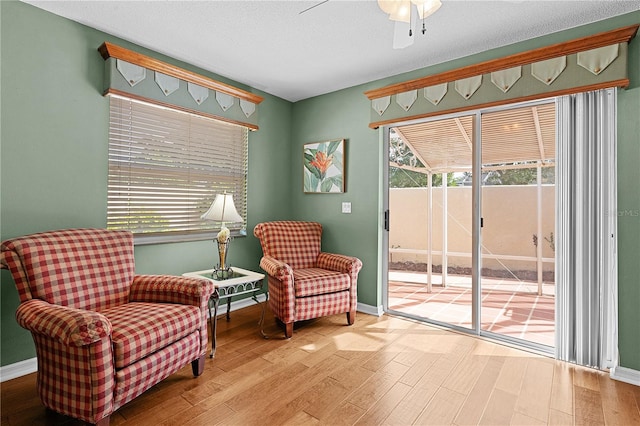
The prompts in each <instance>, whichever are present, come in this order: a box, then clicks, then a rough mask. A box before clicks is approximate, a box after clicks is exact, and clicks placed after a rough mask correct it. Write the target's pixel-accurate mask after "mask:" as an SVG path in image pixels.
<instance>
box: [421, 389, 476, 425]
mask: <svg viewBox="0 0 640 426" xmlns="http://www.w3.org/2000/svg"><path fill="white" fill-rule="evenodd" d="M464 400H465V396H464V395H463V394H461V393H458V392H455V391H452V390H450V389H447V388H444V387H443V388H440V389H438V392H436V394H435V395H434V396H433V398H432V399H431V401H430V402H429V404H428V405H427V406H426V407H425V409H424V411H423V412H422V413H421V414H420V416H418V418H417V419H416V421H415V423H416V424H420V425H445V424H446V425H448V424H451V423H453V419H454V418H455V416H456V414H458V411H459V410H460V407H462V404H463V403H464Z"/></svg>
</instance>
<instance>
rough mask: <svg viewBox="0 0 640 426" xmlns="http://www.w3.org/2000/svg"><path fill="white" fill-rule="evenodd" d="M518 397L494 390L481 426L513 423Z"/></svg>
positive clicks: (483, 414)
mask: <svg viewBox="0 0 640 426" xmlns="http://www.w3.org/2000/svg"><path fill="white" fill-rule="evenodd" d="M517 399H518V397H517V396H516V395H514V394H512V393H509V392H506V391H504V390H501V389H494V390H493V392H492V393H491V396H490V397H489V400H488V401H487V405H486V408H485V410H484V413H482V417H481V418H480V422H479V424H481V425H506V424H509V423H510V422H511V419H512V418H513V415H514V414H515V407H516V401H517Z"/></svg>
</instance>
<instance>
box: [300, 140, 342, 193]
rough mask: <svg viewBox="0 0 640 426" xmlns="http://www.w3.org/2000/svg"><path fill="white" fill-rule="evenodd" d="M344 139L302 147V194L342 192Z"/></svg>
mask: <svg viewBox="0 0 640 426" xmlns="http://www.w3.org/2000/svg"><path fill="white" fill-rule="evenodd" d="M343 164H344V139H339V140H333V141H327V142H317V143H308V144H305V145H304V192H323V193H324V192H344V166H343Z"/></svg>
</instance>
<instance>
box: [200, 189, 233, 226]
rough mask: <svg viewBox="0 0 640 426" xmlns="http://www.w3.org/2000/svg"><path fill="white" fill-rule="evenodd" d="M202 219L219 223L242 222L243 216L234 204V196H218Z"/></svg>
mask: <svg viewBox="0 0 640 426" xmlns="http://www.w3.org/2000/svg"><path fill="white" fill-rule="evenodd" d="M200 219H205V220H217V221H219V222H242V221H243V219H242V216H240V215H239V214H238V211H237V210H236V206H235V204H233V195H231V194H218V195H216V198H215V200H213V203H211V207H209V210H207V211H206V212H205V213H204V214H203V215H202V216H200Z"/></svg>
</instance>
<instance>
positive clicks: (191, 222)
mask: <svg viewBox="0 0 640 426" xmlns="http://www.w3.org/2000/svg"><path fill="white" fill-rule="evenodd" d="M247 133H248V132H247V129H246V128H245V127H242V126H238V125H234V124H229V123H225V122H222V121H218V120H214V119H211V118H205V117H199V116H196V115H192V114H188V113H185V112H182V111H178V110H173V109H170V108H163V107H159V106H156V105H151V104H147V103H143V102H139V101H136V100H132V99H127V98H121V97H116V96H111V97H110V122H109V179H108V200H107V227H108V228H109V229H127V230H130V231H132V232H133V233H134V234H135V235H136V242H137V243H145V242H149V243H151V242H160V241H180V240H189V239H204V238H207V237H210V236H212V235H213V232H214V231H216V232H217V230H219V229H220V226H221V223H217V222H212V221H205V220H202V219H200V216H201V215H202V214H203V213H204V212H206V211H207V209H208V208H209V206H210V205H211V203H212V202H213V200H214V198H215V196H216V194H222V193H224V192H226V193H228V194H233V199H234V202H235V206H236V209H237V210H238V213H239V214H240V216H242V218H243V219H244V220H243V223H229V222H227V223H225V225H226V226H227V227H228V228H229V229H230V230H231V231H232V233H233V234H236V235H237V234H239V233H244V232H245V231H244V230H245V223H246V212H247V202H246V200H247V196H246V192H247V191H246V190H247V139H248V135H247Z"/></svg>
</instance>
